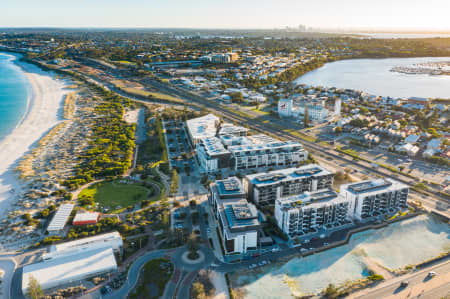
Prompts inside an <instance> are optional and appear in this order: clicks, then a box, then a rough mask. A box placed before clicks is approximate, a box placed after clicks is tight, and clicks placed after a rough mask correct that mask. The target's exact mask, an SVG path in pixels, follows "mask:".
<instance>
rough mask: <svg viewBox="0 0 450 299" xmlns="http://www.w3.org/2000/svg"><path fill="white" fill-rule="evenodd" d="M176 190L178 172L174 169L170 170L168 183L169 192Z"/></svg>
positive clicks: (173, 192) (172, 192) (175, 191)
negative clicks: (170, 174) (170, 176)
mask: <svg viewBox="0 0 450 299" xmlns="http://www.w3.org/2000/svg"><path fill="white" fill-rule="evenodd" d="M177 191H178V173H177V171H176V170H175V169H174V170H173V171H172V180H171V183H170V193H171V194H175V193H177Z"/></svg>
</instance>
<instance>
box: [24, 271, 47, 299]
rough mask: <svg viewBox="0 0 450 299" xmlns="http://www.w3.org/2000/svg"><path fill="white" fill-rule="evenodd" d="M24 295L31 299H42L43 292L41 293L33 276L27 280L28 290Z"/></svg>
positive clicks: (39, 286)
mask: <svg viewBox="0 0 450 299" xmlns="http://www.w3.org/2000/svg"><path fill="white" fill-rule="evenodd" d="M26 295H27V296H28V297H29V298H31V299H40V298H43V297H44V292H43V291H42V288H41V285H40V284H39V281H38V280H37V279H36V278H35V277H34V276H30V278H29V279H28V289H27V293H26Z"/></svg>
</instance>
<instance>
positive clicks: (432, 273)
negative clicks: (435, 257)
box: [428, 271, 437, 278]
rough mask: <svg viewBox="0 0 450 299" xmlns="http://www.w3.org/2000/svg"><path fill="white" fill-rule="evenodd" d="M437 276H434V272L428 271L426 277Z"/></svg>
mask: <svg viewBox="0 0 450 299" xmlns="http://www.w3.org/2000/svg"><path fill="white" fill-rule="evenodd" d="M436 275H437V274H436V272H434V271H430V272H428V277H430V278H431V277H435V276H436Z"/></svg>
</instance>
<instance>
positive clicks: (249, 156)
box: [228, 134, 308, 171]
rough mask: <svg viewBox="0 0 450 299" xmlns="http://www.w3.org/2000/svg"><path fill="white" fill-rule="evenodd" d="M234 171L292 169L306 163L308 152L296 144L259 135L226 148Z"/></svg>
mask: <svg viewBox="0 0 450 299" xmlns="http://www.w3.org/2000/svg"><path fill="white" fill-rule="evenodd" d="M228 150H229V151H230V152H231V155H232V158H233V160H234V161H233V162H232V165H233V167H232V168H233V169H234V170H235V171H239V170H247V169H257V168H269V167H292V166H296V165H298V164H299V163H300V162H303V161H306V159H307V158H308V152H307V151H306V150H305V149H304V148H303V146H302V145H301V144H300V143H298V142H293V141H279V140H276V139H273V138H271V137H269V136H267V135H264V134H259V135H253V136H249V137H247V138H242V141H241V144H237V145H231V146H228Z"/></svg>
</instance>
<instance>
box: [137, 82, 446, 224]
mask: <svg viewBox="0 0 450 299" xmlns="http://www.w3.org/2000/svg"><path fill="white" fill-rule="evenodd" d="M145 83H147V84H151V85H152V86H153V87H156V88H159V89H161V90H162V91H163V92H166V93H169V94H175V95H177V96H179V97H180V98H183V99H185V100H188V101H191V102H194V103H196V104H198V105H201V106H204V107H205V108H209V109H212V110H214V111H218V112H219V114H220V115H221V116H222V117H224V118H227V119H229V120H231V121H235V122H238V123H239V124H241V125H242V124H248V126H249V127H250V128H252V129H254V130H256V131H260V132H262V133H270V134H271V135H273V136H275V137H277V138H278V139H280V140H291V141H297V142H300V143H302V144H303V146H304V147H305V149H307V150H308V151H310V152H312V153H315V154H318V153H320V154H321V155H323V156H326V159H327V160H328V161H330V160H331V161H333V162H334V164H339V163H338V161H340V162H344V163H346V164H348V165H352V166H353V167H357V168H358V169H359V170H363V171H364V172H366V173H368V174H371V175H372V176H373V177H375V176H382V177H388V178H392V179H395V180H398V181H400V182H403V183H405V184H407V185H409V186H414V185H415V184H416V183H417V182H418V181H417V179H416V178H411V177H409V176H407V175H404V174H401V173H395V174H394V173H392V172H391V171H389V170H387V169H384V168H381V167H376V168H374V167H373V165H371V163H369V162H365V161H361V160H359V161H355V160H353V158H351V157H349V156H346V155H345V154H343V153H339V152H337V151H335V150H334V149H331V148H328V147H324V146H322V145H320V144H317V143H314V142H310V141H307V140H305V139H303V138H301V137H299V136H296V135H294V134H292V133H290V132H286V131H282V132H280V130H279V129H277V128H274V124H275V125H276V126H278V127H281V128H286V124H285V123H284V122H283V121H282V120H278V119H275V118H273V119H271V120H270V123H268V124H265V123H263V122H262V121H260V120H258V119H253V118H251V117H245V115H244V114H242V115H241V114H239V113H238V112H235V111H233V110H229V109H226V108H225V107H223V106H221V105H218V104H217V103H215V102H212V101H208V100H206V99H204V98H202V97H200V96H198V95H195V94H192V93H190V92H188V91H185V90H182V89H179V88H177V87H173V86H169V85H167V84H163V83H159V82H156V81H154V80H146V81H145ZM286 129H288V128H286ZM433 191H434V192H433V193H432V192H425V194H426V195H427V196H428V198H427V199H426V202H427V203H425V205H427V207H428V208H429V209H430V210H432V211H433V210H434V211H436V212H438V213H440V214H442V215H445V216H447V217H449V218H450V212H449V209H448V205H447V204H444V206H443V207H444V208H443V209H437V206H438V204H437V203H438V202H439V201H440V202H447V203H448V199H444V200H441V199H438V198H437V196H440V195H439V194H437V192H436V191H437V190H433ZM411 193H412V194H417V195H418V196H419V197H420V199H421V200H423V199H424V198H425V196H424V195H423V194H420V193H417V192H414V191H413V190H411Z"/></svg>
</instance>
